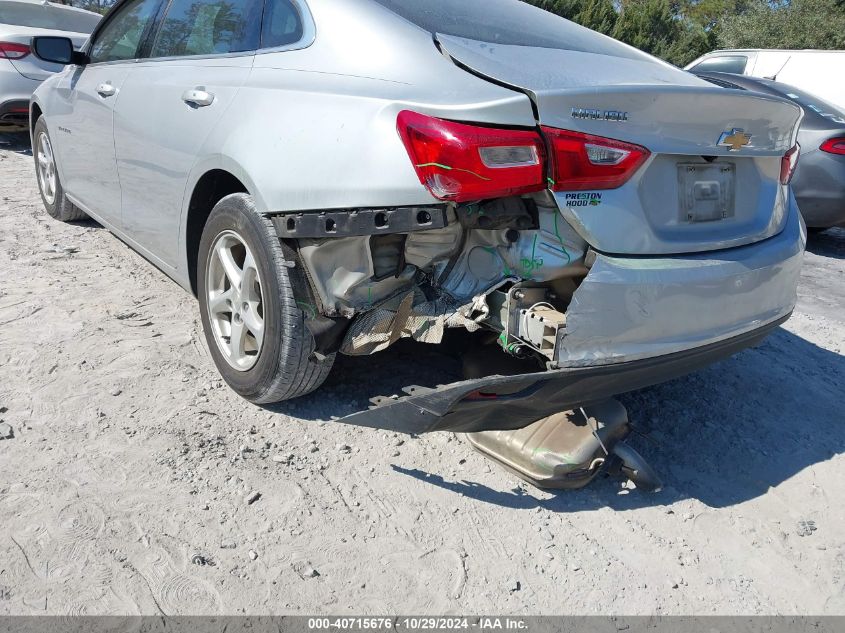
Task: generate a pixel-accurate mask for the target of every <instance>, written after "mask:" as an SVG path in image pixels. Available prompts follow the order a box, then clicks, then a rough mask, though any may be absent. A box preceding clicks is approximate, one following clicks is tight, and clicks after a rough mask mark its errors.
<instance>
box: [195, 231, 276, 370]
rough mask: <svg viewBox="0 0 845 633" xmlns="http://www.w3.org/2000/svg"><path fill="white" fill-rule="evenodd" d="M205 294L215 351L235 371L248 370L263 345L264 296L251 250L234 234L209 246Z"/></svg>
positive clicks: (226, 233)
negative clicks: (215, 345) (217, 351)
mask: <svg viewBox="0 0 845 633" xmlns="http://www.w3.org/2000/svg"><path fill="white" fill-rule="evenodd" d="M206 293H207V294H206V300H207V301H206V305H207V310H208V318H209V323H210V324H211V328H212V331H213V335H214V340H215V341H216V343H217V347H218V349H219V350H220V352H221V354H222V355H223V357H224V358H225V359H226V361H227V362H228V363H229V365H231V366H232V367H233V368H234V369H236V370H238V371H249V370H250V369H252V368H253V367H254V366H255V363H256V362H257V361H258V357H259V355H260V353H261V346H262V344H263V342H264V294H263V289H262V287H261V276H260V274H259V272H258V266H257V264H256V261H255V258H254V257H253V254H252V251H251V250H250V249H249V246H247V244H246V241H245V240H244V239H243V238H242V237H241V236H240V235H238V234H237V233H235V232H234V231H224V232H223V233H221V234H220V235H218V236H217V239H216V240H215V241H214V244H213V246H212V247H211V253H210V255H209V258H208V268H207V270H206Z"/></svg>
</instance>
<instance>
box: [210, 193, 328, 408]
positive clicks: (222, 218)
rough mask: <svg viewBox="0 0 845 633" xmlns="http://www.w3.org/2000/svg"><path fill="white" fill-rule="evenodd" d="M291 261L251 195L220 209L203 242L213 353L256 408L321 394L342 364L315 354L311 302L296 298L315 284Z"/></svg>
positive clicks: (240, 196)
mask: <svg viewBox="0 0 845 633" xmlns="http://www.w3.org/2000/svg"><path fill="white" fill-rule="evenodd" d="M290 255H292V254H290ZM291 258H292V257H286V255H285V247H283V245H282V243H281V242H280V240H279V238H278V237H277V236H276V233H275V230H274V229H273V225H272V223H271V222H270V221H269V220H267V219H266V218H263V217H261V216H260V215H259V214H258V213H256V212H255V207H254V204H253V201H252V198H251V197H250V196H248V195H246V194H233V195H230V196H227V197H225V198H223V199H222V200H221V201H220V202H219V203H217V205H216V206H215V207H214V210H213V211H212V212H211V215H210V216H209V218H208V222H207V223H206V225H205V229H204V230H203V235H202V239H201V241H200V248H199V261H198V262H197V264H198V268H197V282H198V283H197V288H198V294H199V301H200V312H201V315H202V324H203V329H204V330H205V337H206V341H207V343H208V348H209V350H210V352H211V355H212V357H213V358H214V362H215V364H216V365H217V369H218V370H219V371H220V374H221V375H222V376H223V379H224V380H225V381H226V382H227V383H228V384H229V386H230V387H232V389H234V390H235V391H236V392H237V393H238V394H240V395H241V396H243V397H244V398H246V399H247V400H249V401H250V402H254V403H256V404H269V403H272V402H279V401H282V400H290V399H293V398H297V397H299V396H303V395H305V394H307V393H310V392H311V391H314V390H315V389H317V388H318V387H319V386H320V385H322V384H323V382H324V381H325V379H326V378H327V377H328V375H329V372H330V371H331V368H332V364H333V363H334V356H329V357H322V356H319V355H316V354H314V337H313V336H312V334H311V332H310V331H309V329H308V327H307V326H306V323H305V321H306V317H305V314H304V313H303V311H302V310H301V309H300V303H302V302H304V301H307V297H296V296H294V289H295V288H304V287H306V286H305V285H304V284H305V283H307V282H306V281H305V279H304V278H302V274H303V273H302V271H301V270H300V269H298V268H295V267H294V268H290V267H289V263H288V261H289V259H291Z"/></svg>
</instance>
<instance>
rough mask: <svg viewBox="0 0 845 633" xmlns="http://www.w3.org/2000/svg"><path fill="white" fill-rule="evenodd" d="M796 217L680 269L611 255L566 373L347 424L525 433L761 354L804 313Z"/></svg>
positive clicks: (592, 284)
mask: <svg viewBox="0 0 845 633" xmlns="http://www.w3.org/2000/svg"><path fill="white" fill-rule="evenodd" d="M790 207H791V208H790V212H789V217H788V218H787V221H786V226H785V228H784V230H783V231H782V232H781V233H780V234H779V235H777V236H775V237H773V238H770V239H768V240H765V241H764V242H760V243H758V244H754V245H750V246H744V247H741V248H736V249H730V250H726V251H722V252H720V253H708V254H702V255H693V256H685V257H672V258H611V257H605V256H602V255H600V256H599V257H598V259H597V260H596V263H595V265H594V266H593V269H592V271H591V273H590V275H588V277H587V279H586V280H585V281H584V283H583V284H582V286H581V287H580V288H579V290H578V291H577V292H576V294H575V297H574V300H573V306H572V307H571V308H570V315H571V316H570V318H571V320H570V321H569V322H568V324H567V336H566V338H565V339H564V341H565V349H566V350H567V351H568V353H569V358H568V359H563V358H561V359H559V364H560V365H561V368H560V369H556V370H553V371H547V372H539V373H532V374H522V375H518V376H488V377H486V378H481V379H478V380H470V381H465V382H459V383H454V384H452V385H446V386H443V387H440V388H437V389H426V388H422V387H408V388H407V389H406V391H407V392H408V394H409V395H408V396H407V397H404V398H381V399H379V400H378V402H377V404H378V406H376V407H375V408H373V409H371V410H369V411H364V412H361V413H357V414H354V415H352V416H350V417H349V418H347V419H346V421H347V422H349V423H353V424H359V425H362V426H377V427H382V428H386V427H389V428H393V429H395V430H397V431H402V432H407V433H426V432H431V431H453V432H462V433H468V432H476V431H486V430H509V429H518V428H522V427H524V426H527V425H529V424H531V423H532V422H534V421H536V420H538V419H540V418H542V417H545V416H547V415H550V414H552V413H556V412H559V411H565V410H568V409H571V408H573V407H577V406H583V405H585V404H589V403H593V402H597V401H600V400H603V399H606V398H608V397H612V396H614V395H617V394H620V393H624V392H627V391H632V390H636V389H641V388H643V387H647V386H650V385H654V384H657V383H660V382H663V381H666V380H671V379H672V378H675V377H678V376H681V375H684V374H687V373H689V372H692V371H695V370H697V369H700V368H702V367H705V366H707V365H709V364H711V363H714V362H716V361H718V360H720V359H722V358H726V357H728V356H731V355H732V354H735V353H737V352H739V351H741V350H743V349H745V348H747V347H749V346H751V345H754V344H755V343H757V342H759V341H760V340H762V339H763V338H765V337H766V336H767V335H768V334H769V333H770V332H771V331H772V330H773V329H774V328H775V327H777V326H778V325H780V324H781V323H783V322H784V321H785V320H786V319H788V318H789V315H790V314H791V312H792V309H793V308H794V306H795V299H796V297H795V289H796V285H797V280H798V276H799V274H800V269H801V263H802V260H803V252H804V246H805V244H806V234H805V231H804V229H803V227H802V225H801V220H800V216H799V214H798V211H797V207H796V205H795V204H794V201H793V203H792V204H791V205H790ZM670 261H671V265H670ZM692 297H696V298H698V299H700V298H701V297H708V298H709V300H708V301H707V302H706V303H702V302H701V301H700V300H697V301H692V300H691V298H692ZM702 305H706V306H707V308H706V309H704V310H702ZM564 365H566V366H564Z"/></svg>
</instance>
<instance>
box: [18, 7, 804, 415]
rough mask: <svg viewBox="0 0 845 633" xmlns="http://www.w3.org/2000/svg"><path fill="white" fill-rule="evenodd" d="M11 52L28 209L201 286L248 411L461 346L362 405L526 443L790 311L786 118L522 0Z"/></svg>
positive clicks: (781, 110) (318, 10)
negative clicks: (26, 79) (365, 361)
mask: <svg viewBox="0 0 845 633" xmlns="http://www.w3.org/2000/svg"><path fill="white" fill-rule="evenodd" d="M262 16H263V17H262ZM33 45H34V47H35V49H36V52H37V54H38V55H40V56H41V57H42V58H44V59H48V60H51V61H53V62H58V63H63V64H66V65H67V67H66V69H65V70H64V72H62V73H60V74H59V75H56V76H54V77H52V78H50V79H49V80H47V81H46V82H45V83H44V84H43V85H42V86H41V87H40V88H39V89H38V90H37V91H36V93H35V95H34V97H33V100H32V111H31V114H32V126H33V127H32V139H33V148H34V154H35V162H36V169H37V173H38V179H39V184H40V187H41V192H42V195H43V199H44V205H45V207H46V208H47V210H48V212H49V213H50V214H51V215H53V216H54V217H56V218H58V219H61V220H74V219H79V218H82V217H84V216H86V215H88V216H91V217H92V218H95V219H96V220H97V221H98V222H100V223H102V224H103V225H104V226H106V227H108V228H109V229H110V230H111V231H112V232H114V233H115V234H116V235H117V236H119V237H120V238H121V239H122V240H124V241H125V242H127V243H128V244H129V245H131V246H132V247H133V248H135V249H136V250H137V251H138V252H140V253H141V254H143V255H144V256H145V257H146V258H147V259H149V260H150V261H151V262H153V263H154V264H155V265H156V266H158V267H159V268H160V269H161V270H163V271H164V272H165V273H167V274H168V275H170V276H171V277H172V278H173V279H175V280H176V281H177V282H178V283H180V284H181V285H182V286H184V287H185V288H186V289H187V290H190V291H191V292H193V293H195V294H196V295H197V296H198V298H199V302H200V309H201V315H202V322H203V326H204V329H205V333H206V337H207V341H208V345H209V349H210V352H211V355H212V357H213V358H214V361H215V362H216V364H217V367H218V368H219V370H220V372H221V374H222V375H223V377H224V378H225V380H226V381H227V383H228V384H229V385H230V386H231V387H232V388H233V389H234V390H235V391H237V392H238V393H239V394H241V395H242V396H243V397H244V398H246V399H248V400H249V401H251V402H255V403H270V402H276V401H280V400H285V399H291V398H296V397H298V396H302V395H304V394H307V393H309V392H311V391H313V390H315V389H317V388H318V387H319V386H320V385H321V384H322V383H323V381H324V380H325V379H326V377H327V375H328V373H329V371H330V370H331V367H332V363H333V362H334V359H335V355H336V354H337V353H344V354H354V355H369V354H377V353H378V352H380V351H382V350H384V349H386V348H388V347H389V346H390V345H392V344H394V343H395V342H397V341H398V340H400V339H402V338H413V339H415V340H417V341H422V342H425V343H431V344H438V343H441V342H442V341H443V339H444V336H446V333H447V331H448V330H449V329H451V328H463V329H467V330H470V331H471V332H477V333H478V335H477V338H475V339H473V340H475V341H477V346H476V348H475V349H473V350H470V352H469V353H467V355H466V360H467V365H468V369H467V380H466V381H463V382H459V383H455V384H451V385H445V386H441V387H438V388H432V389H427V388H421V387H409V388H408V389H407V390H406V391H407V394H408V395H407V396H405V397H401V398H399V397H396V398H387V399H385V400H383V401H381V402H380V403H381V404H382V405H383V406H381V407H379V408H377V409H374V410H372V411H369V412H364V413H362V414H360V415H361V416H371V417H372V416H375V417H379V416H381V417H382V418H384V419H393V420H402V421H403V424H404V425H405V428H413V429H415V430H417V431H427V430H434V429H449V430H457V431H478V430H485V429H506V428H510V429H513V428H521V427H525V426H527V425H528V424H530V423H531V422H533V421H534V420H537V419H539V418H542V417H543V416H546V415H549V414H550V413H552V412H556V411H562V410H566V409H568V408H571V407H572V406H577V405H581V404H585V403H588V402H595V401H598V400H601V399H603V398H606V397H608V396H610V395H613V394H617V393H620V392H623V391H628V390H631V389H636V388H640V387H643V386H646V385H649V384H654V383H657V382H660V381H664V380H667V379H670V378H673V377H675V376H678V375H680V374H683V373H685V372H689V371H691V370H693V369H696V368H698V367H701V366H704V365H706V364H708V363H712V362H714V361H716V360H718V359H721V358H724V357H725V356H727V355H730V354H732V353H734V352H736V351H738V350H741V349H743V348H744V347H747V346H748V345H751V344H753V343H754V342H756V341H758V340H760V339H761V338H762V337H763V336H765V335H766V334H767V333H768V332H769V331H771V329H772V328H774V327H775V326H777V325H778V324H779V323H781V322H783V321H784V320H785V319H786V318H788V317H789V315H790V314H791V312H792V310H793V307H794V304H795V299H796V286H797V283H798V276H799V269H800V267H801V262H802V257H803V251H804V246H805V240H806V232H805V228H804V226H803V225H802V221H801V218H800V215H799V213H798V209H797V207H796V204H795V200H794V198H793V196H792V194H791V192H790V188H789V180H790V178H791V175H792V172H793V170H794V168H795V165H796V162H797V159H798V147H797V145H796V134H797V129H798V124H799V121H800V118H801V110H800V108H799V107H798V106H796V105H794V104H791V103H788V102H786V101H784V100H782V99H778V98H775V97H769V96H765V95H760V94H750V93H740V92H739V91H728V90H723V89H721V88H719V87H716V86H713V85H711V84H709V83H707V82H705V81H703V80H701V79H698V78H696V77H694V76H692V75H690V74H688V73H685V72H683V71H680V70H678V69H676V68H674V67H672V66H670V65H668V64H666V63H664V62H661V61H659V60H657V59H655V58H653V57H650V56H649V55H646V54H644V53H642V52H640V51H638V50H635V49H633V48H631V47H629V46H626V45H624V44H621V43H619V42H617V41H615V40H612V39H610V38H608V37H605V36H603V35H599V34H597V33H595V32H592V31H590V30H588V29H585V28H582V27H580V26H577V25H575V24H573V23H571V22H568V21H566V20H563V19H561V18H558V17H556V16H554V15H551V14H549V13H547V12H544V11H542V10H540V9H537V8H534V7H532V6H529V5H526V4H524V3H522V2H519V1H518V0H430V1H428V2H419V0H343V1H342V2H338V1H336V0H307V1H306V0H227V1H226V2H224V1H223V0H171V1H170V2H163V1H162V0H123V1H122V2H119V3H118V5H117V6H116V7H115V8H114V9H113V10H112V11H111V13H110V14H109V15H108V17H107V18H105V20H104V22H103V23H102V24H101V25H100V26H99V27H98V29H97V30H96V32H95V33H94V34H93V36H92V38H91V40H90V42H89V43H88V45H87V46H86V48H85V49H84V51H82V52H74V51H72V47H71V46H70V43H69V42H66V41H63V40H61V39H57V38H36V39H35V40H34V44H33ZM374 362H375V361H374Z"/></svg>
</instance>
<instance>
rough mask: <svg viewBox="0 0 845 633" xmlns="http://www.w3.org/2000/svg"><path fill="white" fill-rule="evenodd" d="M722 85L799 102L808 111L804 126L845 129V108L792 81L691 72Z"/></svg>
mask: <svg viewBox="0 0 845 633" xmlns="http://www.w3.org/2000/svg"><path fill="white" fill-rule="evenodd" d="M691 72H692V73H693V74H694V75H696V76H697V77H701V78H702V79H707V80H708V81H711V82H712V83H714V84H716V85H717V86H721V87H722V88H729V89H730V88H733V89H740V90H751V91H755V92H763V93H765V94H770V95H774V96H777V97H781V98H783V99H787V100H789V101H792V102H793V103H797V104H798V105H799V106H801V109H802V110H803V111H804V121H803V123H802V124H801V125H802V127H805V128H810V129H820V130H822V129H841V128H843V127H845V123H843V122H845V111H843V110H842V109H841V108H838V107H836V106H835V105H833V104H830V103H828V102H826V101H824V100H823V99H821V98H819V97H816V96H815V95H812V94H810V93H808V92H806V91H805V90H801V89H800V88H795V87H794V86H790V85H789V84H785V83H782V82H779V81H772V80H771V79H763V78H760V77H750V76H748V75H735V74H732V73H720V72H712V71H702V72H696V71H695V70H693V71H691Z"/></svg>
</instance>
